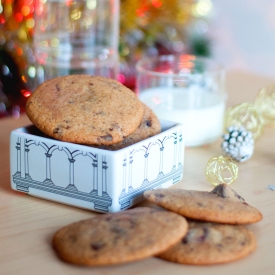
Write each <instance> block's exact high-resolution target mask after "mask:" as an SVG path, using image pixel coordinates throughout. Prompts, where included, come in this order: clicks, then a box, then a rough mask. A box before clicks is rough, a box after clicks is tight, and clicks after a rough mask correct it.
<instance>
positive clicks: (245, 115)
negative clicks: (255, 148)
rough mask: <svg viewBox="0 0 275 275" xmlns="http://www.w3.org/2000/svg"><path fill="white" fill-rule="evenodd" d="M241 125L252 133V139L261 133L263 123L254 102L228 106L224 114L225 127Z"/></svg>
mask: <svg viewBox="0 0 275 275" xmlns="http://www.w3.org/2000/svg"><path fill="white" fill-rule="evenodd" d="M231 126H236V127H238V128H240V127H243V128H245V129H246V130H247V131H250V132H251V133H252V136H253V138H254V140H256V139H257V138H259V137H260V136H261V134H262V130H263V124H262V121H261V115H260V112H259V110H258V109H257V107H256V106H255V105H254V104H250V103H242V104H240V105H237V106H235V107H232V108H229V109H228V111H227V113H226V115H225V127H226V128H229V127H231Z"/></svg>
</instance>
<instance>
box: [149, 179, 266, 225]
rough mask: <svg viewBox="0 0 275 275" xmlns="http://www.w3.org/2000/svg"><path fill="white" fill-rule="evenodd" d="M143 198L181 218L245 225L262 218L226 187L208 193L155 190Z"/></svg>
mask: <svg viewBox="0 0 275 275" xmlns="http://www.w3.org/2000/svg"><path fill="white" fill-rule="evenodd" d="M144 197H145V198H146V199H147V200H149V201H151V202H153V203H155V204H156V205H159V206H162V207H164V208H166V209H169V210H171V211H174V212H176V213H178V214H180V215H183V216H184V217H187V218H191V219H196V220H203V221H209V222H217V223H228V224H249V223H254V222H258V221H260V220H261V219H262V214H261V212H260V211H259V210H258V209H256V208H255V207H253V206H251V205H249V204H248V203H246V202H245V200H244V199H243V198H242V197H241V196H239V195H238V194H237V193H236V192H235V191H234V190H232V189H231V188H230V187H229V186H227V185H225V184H222V185H218V186H216V187H215V188H214V189H213V190H212V191H211V192H206V191H195V190H183V189H155V190H148V191H145V192H144Z"/></svg>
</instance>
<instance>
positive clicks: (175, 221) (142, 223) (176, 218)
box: [53, 207, 187, 266]
mask: <svg viewBox="0 0 275 275" xmlns="http://www.w3.org/2000/svg"><path fill="white" fill-rule="evenodd" d="M186 232H187V221H186V220H185V218H184V217H182V216H180V215H178V214H176V213H173V212H170V211H166V210H165V211H163V210H159V209H154V208H148V207H140V208H135V209H131V210H125V211H123V212H118V213H108V214H103V215H98V216H96V217H94V218H91V219H87V220H83V221H79V222H76V223H73V224H70V225H68V226H65V227H63V228H61V229H60V230H58V231H57V232H56V234H55V235H54V237H53V246H54V247H55V249H56V251H57V253H58V255H59V256H60V257H61V258H62V259H63V260H65V261H68V262H70V263H74V264H80V265H91V266H94V265H109V264H119V263H126V262H130V261H134V260H140V259H143V258H146V257H149V256H152V255H155V254H158V253H160V252H162V251H164V250H166V249H168V248H169V247H171V246H172V245H174V244H175V243H176V242H178V241H179V240H180V239H181V238H182V237H183V236H184V235H185V234H186Z"/></svg>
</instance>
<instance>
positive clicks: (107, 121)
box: [26, 75, 144, 145]
mask: <svg viewBox="0 0 275 275" xmlns="http://www.w3.org/2000/svg"><path fill="white" fill-rule="evenodd" d="M26 113H27V115H28V117H29V118H30V120H31V121H32V122H33V124H34V125H35V126H36V127H37V128H38V129H40V130H41V131H42V132H44V133H45V134H46V135H48V136H50V137H53V138H56V139H59V140H62V141H67V142H74V143H79V144H87V145H112V144H115V143H118V142H121V141H122V140H123V139H124V138H125V137H126V136H128V135H130V134H132V133H133V132H134V131H135V130H136V129H137V128H138V126H139V125H140V122H141V120H142V117H143V114H144V108H143V105H142V103H141V101H140V100H139V99H138V98H137V96H136V95H135V94H134V93H133V92H132V91H131V90H129V89H128V88H126V87H125V86H123V85H122V84H121V83H119V82H118V81H115V80H113V79H108V78H103V77H99V76H90V75H68V76H63V77H58V78H54V79H52V80H49V81H46V82H44V83H43V84H41V85H40V86H39V87H38V88H37V89H36V90H35V92H34V93H33V94H32V95H31V97H30V98H29V99H28V101H27V104H26Z"/></svg>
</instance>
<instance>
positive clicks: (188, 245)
mask: <svg viewBox="0 0 275 275" xmlns="http://www.w3.org/2000/svg"><path fill="white" fill-rule="evenodd" d="M188 225H189V229H188V232H187V235H186V236H185V237H184V238H183V239H181V240H180V241H179V242H178V243H177V244H176V245H174V246H173V247H171V248H169V249H168V250H166V251H164V252H162V253H160V254H159V255H157V256H158V257H160V258H162V259H165V260H168V261H172V262H178V263H182V264H194V265H210V264H218V263H226V262H231V261H235V260H238V259H241V258H243V257H245V256H247V255H248V254H249V253H251V252H252V251H254V250H255V249H256V239H255V237H254V235H253V233H252V232H251V231H250V230H249V229H247V228H246V227H244V226H242V225H226V224H215V223H203V222H188Z"/></svg>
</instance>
